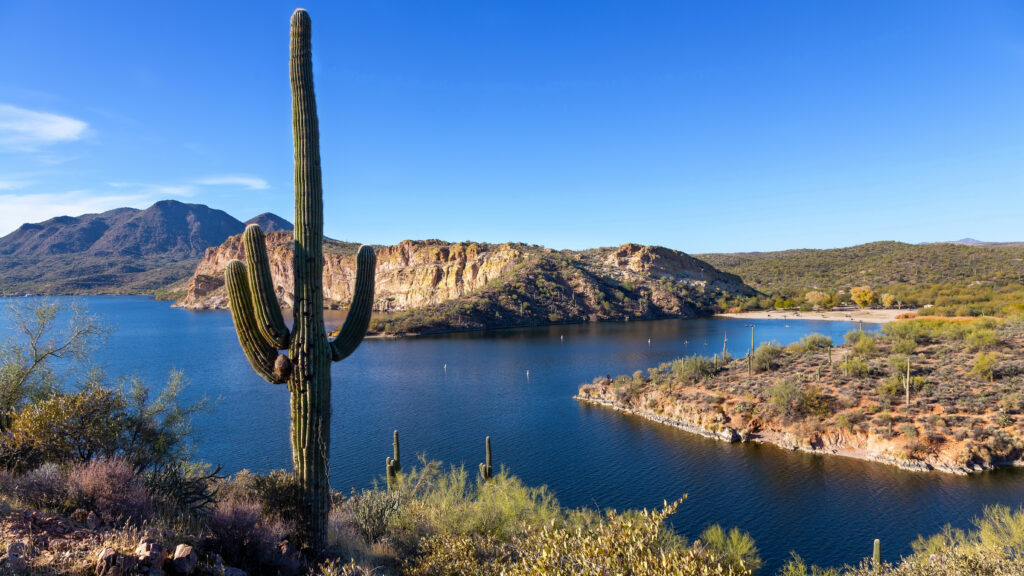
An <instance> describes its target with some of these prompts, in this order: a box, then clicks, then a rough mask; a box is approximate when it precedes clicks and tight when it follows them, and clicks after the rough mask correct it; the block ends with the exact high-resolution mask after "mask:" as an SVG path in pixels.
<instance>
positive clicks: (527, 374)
mask: <svg viewBox="0 0 1024 576" xmlns="http://www.w3.org/2000/svg"><path fill="white" fill-rule="evenodd" d="M526 379H527V380H529V379H530V371H529V370H527V371H526Z"/></svg>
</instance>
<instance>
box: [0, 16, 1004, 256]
mask: <svg viewBox="0 0 1024 576" xmlns="http://www.w3.org/2000/svg"><path fill="white" fill-rule="evenodd" d="M294 7H295V4H292V3H280V2H259V3H257V2H248V3H231V2H203V3H198V2H160V3H157V2H138V1H134V2H124V3H121V2H72V1H66V2H50V1H45V0H39V1H36V0H34V1H32V2H10V1H6V0H0V234H5V233H7V232H9V231H11V230H13V229H14V228H16V227H17V226H18V225H19V224H20V223H22V222H24V221H39V220H44V219H46V218H49V217H52V216H55V215H60V214H71V215H76V214H81V213H84V212H95V211H102V210H107V209H110V208H114V207H117V206H125V205H128V206H135V207H145V206H148V205H149V204H151V203H152V202H154V201H156V200H158V199H163V198H175V199H179V200H182V201H187V202H197V203H202V204H207V205H210V206H213V207H215V208H220V209H223V210H226V211H227V212H229V213H231V214H232V215H234V216H235V217H237V218H239V219H242V220H245V219H247V218H249V217H251V216H254V215H256V214H258V213H260V212H264V211H272V212H275V213H277V214H280V215H282V216H284V217H286V218H289V219H291V216H292V211H293V208H292V206H293V204H292V196H291V178H292V147H291V146H292V145H291V123H290V122H291V121H290V96H289V92H288V79H287V69H288V56H287V49H288V19H289V16H290V14H291V11H292V10H293V9H294ZM304 7H305V8H307V9H308V10H309V12H310V14H311V16H312V19H313V51H314V71H315V80H316V89H317V97H318V105H319V110H320V121H321V124H320V128H321V146H322V150H321V155H322V159H323V167H324V168H323V175H324V189H325V192H324V194H325V199H324V202H325V206H326V214H325V217H326V230H325V231H326V233H327V234H328V235H329V236H331V237H334V238H339V239H344V240H352V241H359V242H367V243H381V244H386V243H394V242H398V241H400V240H403V239H406V238H413V239H422V238H442V239H445V240H451V241H459V240H477V241H486V242H504V241H523V242H529V243H535V244H542V245H545V246H549V247H552V248H586V247H595V246H611V245H617V244H621V243H624V242H639V243H645V244H661V245H665V246H669V247H672V248H676V249H680V250H684V251H686V252H693V253H700V252H713V251H714V252H718V251H723V252H728V251H747V250H774V249H785V248H801V247H811V248H828V247H836V246H848V245H853V244H858V243H862V242H868V241H874V240H901V241H907V242H925V241H937V240H952V239H957V238H961V237H966V236H971V237H975V238H979V239H983V240H993V241H1010V240H1024V231H1022V227H1021V225H1020V222H1021V220H1022V216H1024V194H1022V191H1024V190H1022V188H1024V4H1021V3H1019V2H986V1H979V2H935V1H928V2H925V1H913V2H910V1H908V2H893V1H884V2H867V1H863V2H861V1H858V2H847V3H839V2H820V1H806V2H781V1H779V2H775V1H773V2H761V1H751V2H682V1H679V2H628V3H627V2H621V1H618V2H597V1H595V2H550V1H547V2H527V1H523V2H506V3H499V2H479V1H465V2H419V1H409V2H388V1H381V2H376V1H375V2H358V3H356V2H307V3H305V4H304Z"/></svg>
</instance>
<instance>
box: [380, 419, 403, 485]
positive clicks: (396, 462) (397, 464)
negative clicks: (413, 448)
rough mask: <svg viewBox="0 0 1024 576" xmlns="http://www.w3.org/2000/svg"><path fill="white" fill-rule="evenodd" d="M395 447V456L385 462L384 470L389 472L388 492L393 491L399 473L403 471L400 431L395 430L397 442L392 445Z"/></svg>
mask: <svg viewBox="0 0 1024 576" xmlns="http://www.w3.org/2000/svg"><path fill="white" fill-rule="evenodd" d="M391 446H392V447H394V450H395V456H394V457H393V458H392V457H390V456H389V457H387V458H386V459H385V460H384V469H385V470H387V479H388V490H391V489H392V487H393V484H394V481H395V479H396V478H397V477H398V473H399V472H401V471H402V460H401V458H400V457H399V453H398V430H395V440H394V441H393V442H392V443H391Z"/></svg>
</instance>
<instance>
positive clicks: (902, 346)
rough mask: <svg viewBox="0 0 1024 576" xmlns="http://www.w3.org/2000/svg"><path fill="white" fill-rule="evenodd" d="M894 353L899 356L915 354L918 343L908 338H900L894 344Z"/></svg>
mask: <svg viewBox="0 0 1024 576" xmlns="http://www.w3.org/2000/svg"><path fill="white" fill-rule="evenodd" d="M892 351H893V352H896V353H898V354H906V355H909V354H913V353H914V352H917V343H915V342H914V341H913V340H908V339H906V338H898V339H896V340H893V342H892Z"/></svg>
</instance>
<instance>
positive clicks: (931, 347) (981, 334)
mask: <svg viewBox="0 0 1024 576" xmlns="http://www.w3.org/2000/svg"><path fill="white" fill-rule="evenodd" d="M1022 350H1024V320H1022V319H1021V318H1019V317H1015V318H1013V319H1008V320H996V319H992V318H981V319H957V320H948V319H937V318H921V319H912V320H905V321H897V322H893V323H890V324H887V325H885V326H884V327H883V329H882V332H881V333H880V334H877V335H872V334H867V333H863V332H859V331H854V332H851V333H849V334H847V335H846V342H845V344H843V345H841V346H833V343H832V342H831V341H830V340H829V339H828V338H826V337H823V336H820V335H812V336H808V337H806V338H804V339H802V340H801V341H800V342H797V343H795V344H792V345H790V346H788V347H783V346H779V345H777V344H775V343H763V344H761V345H760V346H759V347H758V348H757V350H756V351H754V352H753V353H752V354H748V355H747V356H746V357H744V358H738V359H732V358H729V357H728V356H726V357H725V358H724V359H723V358H720V357H716V358H701V357H690V358H682V359H679V360H676V361H674V362H670V363H666V364H663V365H661V366H658V367H656V368H652V369H650V370H649V371H648V372H647V373H646V374H645V373H643V372H639V371H638V372H636V373H635V374H633V375H632V376H619V377H617V378H614V379H608V378H598V379H596V380H595V381H594V382H593V383H592V384H587V385H584V386H582V387H581V388H580V391H579V396H578V398H579V399H581V400H584V401H589V402H596V403H601V404H606V405H609V406H612V407H615V408H618V409H620V410H627V411H630V412H635V413H637V414H640V415H642V416H645V417H648V418H652V419H655V420H660V421H664V422H666V423H669V424H674V425H677V426H682V427H684V428H689V429H692V430H694V431H698V432H703V433H707V434H709V435H714V436H717V437H720V438H723V439H726V440H730V441H736V440H751V441H762V442H769V443H773V444H778V445H781V446H785V447H791V448H801V449H805V450H810V451H820V452H826V453H840V454H845V455H848V456H854V457H858V458H865V459H872V460H879V461H884V462H889V463H893V464H897V465H900V466H903V467H907V468H913V469H931V468H935V469H939V470H944V471H948V472H958V473H965V472H971V471H977V470H985V469H989V468H992V467H995V466H1001V465H1008V464H1013V463H1016V462H1018V461H1020V460H1021V458H1022V455H1024V416H1022V414H1024V393H1022V392H1021V390H1022V388H1021V385H1022V383H1024V376H1022V375H1024V365H1022V364H1021V362H1020V360H1019V358H1020V357H1021V352H1022Z"/></svg>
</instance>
